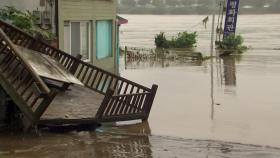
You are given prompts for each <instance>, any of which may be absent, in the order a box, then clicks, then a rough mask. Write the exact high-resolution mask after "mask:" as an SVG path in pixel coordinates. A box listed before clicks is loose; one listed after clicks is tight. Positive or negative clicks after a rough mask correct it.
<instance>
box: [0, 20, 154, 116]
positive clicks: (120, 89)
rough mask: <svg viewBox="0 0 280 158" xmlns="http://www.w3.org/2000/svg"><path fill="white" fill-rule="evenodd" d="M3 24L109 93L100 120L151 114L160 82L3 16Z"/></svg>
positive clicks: (21, 41) (15, 38)
mask: <svg viewBox="0 0 280 158" xmlns="http://www.w3.org/2000/svg"><path fill="white" fill-rule="evenodd" d="M0 28H2V29H3V30H4V32H5V33H6V34H7V35H8V36H9V38H10V39H11V40H12V42H13V43H15V44H17V45H19V46H22V47H25V48H29V49H32V50H35V51H38V52H41V53H43V54H46V55H49V56H51V57H52V58H54V59H56V60H57V61H58V62H59V63H60V64H62V65H63V66H64V67H65V68H66V69H67V70H69V71H70V72H71V73H72V74H73V75H74V76H75V77H77V78H78V79H79V80H80V81H81V82H82V83H83V84H84V85H85V86H86V87H88V88H90V89H92V90H94V91H96V92H98V93H101V94H103V95H105V98H104V100H103V103H102V104H101V107H100V109H99V110H98V112H97V114H96V117H97V118H98V119H99V120H101V121H103V120H105V121H119V120H130V118H134V119H143V120H145V119H147V118H148V117H149V113H150V110H151V106H152V104H153V100H154V97H155V94H156V91H157V85H153V88H152V89H150V88H147V87H145V86H142V85H140V84H137V83H135V82H132V81H130V80H127V79H125V78H123V77H120V76H118V75H115V74H113V73H110V72H108V71H105V70H103V69H101V68H98V67H96V66H94V65H92V64H89V63H86V62H84V61H82V60H80V58H76V57H73V56H71V55H69V54H68V53H65V52H63V51H61V50H59V49H56V48H54V47H52V46H50V45H49V44H47V43H46V42H44V41H42V40H38V39H36V38H34V37H33V36H31V35H29V34H27V33H25V32H23V31H21V30H20V29H18V28H16V27H14V26H11V25H9V24H7V23H5V22H3V21H1V20H0ZM122 108H123V109H124V110H122V111H121V112H120V111H117V110H116V109H122ZM112 109H114V110H112ZM127 109H129V110H127Z"/></svg>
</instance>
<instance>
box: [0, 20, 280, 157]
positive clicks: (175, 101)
mask: <svg viewBox="0 0 280 158" xmlns="http://www.w3.org/2000/svg"><path fill="white" fill-rule="evenodd" d="M121 16H122V17H124V18H127V19H128V20H129V24H127V25H123V26H122V27H121V41H122V43H121V45H122V46H130V47H140V48H153V47H154V44H153V38H154V35H155V34H156V33H158V32H160V31H166V32H167V34H168V35H173V34H176V33H177V32H179V31H183V30H190V31H197V33H198V34H199V36H198V46H197V48H196V51H200V52H202V53H203V54H204V55H209V54H210V24H208V25H207V28H206V29H205V28H204V26H203V25H202V24H200V21H201V20H202V19H203V18H204V17H205V16H195V15H191V16H189V15H188V16H168V15H164V16H154V15H121ZM209 21H211V20H209ZM238 32H239V33H240V34H242V35H243V37H244V39H245V41H246V42H245V44H246V45H248V46H250V47H251V49H250V50H248V51H247V52H246V53H244V54H242V55H238V56H230V57H225V58H214V59H213V60H212V61H211V60H206V61H203V62H197V61H189V60H182V59H163V58H156V59H146V60H141V61H139V60H130V61H128V62H127V65H126V67H127V69H125V66H124V62H123V58H122V59H121V60H120V61H121V68H120V73H121V75H122V76H124V77H127V78H129V79H131V80H133V81H136V82H139V83H142V84H144V85H147V86H151V85H152V84H153V83H156V84H158V85H159V89H158V93H157V96H156V99H155V103H154V106H153V108H152V111H151V115H150V119H149V121H148V122H144V123H138V124H134V123H135V122H132V123H133V124H130V125H125V124H121V125H120V124H118V125H117V126H116V125H113V124H108V125H105V126H103V127H101V128H98V129H97V131H95V132H71V133H65V134H55V133H46V132H42V133H40V134H39V135H35V134H34V135H32V134H17V133H1V134H0V142H1V143H0V157H1V158H2V157H3V158H14V157H18V158H30V157H44V158H48V157H51V158H53V157H54V158H62V157H67V158H80V157H82V158H87V157H120V158H122V157H127V158H131V157H141V158H142V157H155V158H157V157H160V158H162V157H163V158H165V157H167V158H169V157H180V158H181V157H182V158H185V157H190V158H194V157H196V158H278V157H280V135H279V133H280V125H279V123H278V121H279V120H280V97H279V94H280V88H279V87H280V82H279V81H280V50H279V48H280V43H279V38H280V15H242V16H240V18H239V21H238Z"/></svg>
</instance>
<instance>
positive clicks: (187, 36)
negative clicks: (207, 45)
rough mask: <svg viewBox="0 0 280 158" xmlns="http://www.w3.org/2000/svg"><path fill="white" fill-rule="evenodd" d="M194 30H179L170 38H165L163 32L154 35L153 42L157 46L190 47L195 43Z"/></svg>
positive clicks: (195, 35)
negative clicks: (190, 31) (189, 31)
mask: <svg viewBox="0 0 280 158" xmlns="http://www.w3.org/2000/svg"><path fill="white" fill-rule="evenodd" d="M196 37H197V34H196V32H193V33H188V32H186V31H185V32H180V33H178V35H177V36H176V37H172V38H171V40H168V39H166V37H165V34H164V32H161V33H159V34H157V35H156V36H155V44H156V47H157V48H192V47H194V45H195V44H196V42H197V40H196Z"/></svg>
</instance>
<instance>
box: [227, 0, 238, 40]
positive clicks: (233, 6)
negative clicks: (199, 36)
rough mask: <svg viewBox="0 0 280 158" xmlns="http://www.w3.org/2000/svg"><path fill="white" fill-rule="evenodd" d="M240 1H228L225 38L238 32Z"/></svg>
mask: <svg viewBox="0 0 280 158" xmlns="http://www.w3.org/2000/svg"><path fill="white" fill-rule="evenodd" d="M238 8H239V0H227V10H226V19H225V28H224V37H226V36H227V35H229V34H234V33H235V30H236V23H237V15H238Z"/></svg>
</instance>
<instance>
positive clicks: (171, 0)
mask: <svg viewBox="0 0 280 158" xmlns="http://www.w3.org/2000/svg"><path fill="white" fill-rule="evenodd" d="M166 4H167V5H168V6H172V7H174V6H176V5H180V0H167V1H166Z"/></svg>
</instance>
